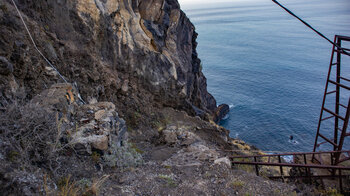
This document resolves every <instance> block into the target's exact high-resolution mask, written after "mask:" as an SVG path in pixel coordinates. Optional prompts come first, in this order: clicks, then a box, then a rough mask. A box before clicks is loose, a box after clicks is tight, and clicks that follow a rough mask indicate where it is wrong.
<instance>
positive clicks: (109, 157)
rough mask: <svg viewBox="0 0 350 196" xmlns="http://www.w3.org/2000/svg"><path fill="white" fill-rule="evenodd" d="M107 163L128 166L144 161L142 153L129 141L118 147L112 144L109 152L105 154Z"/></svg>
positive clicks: (135, 165)
mask: <svg viewBox="0 0 350 196" xmlns="http://www.w3.org/2000/svg"><path fill="white" fill-rule="evenodd" d="M103 158H104V161H105V164H106V165H108V166H110V167H119V168H128V167H137V166H139V165H141V164H142V163H143V159H142V155H141V154H140V153H138V152H137V151H136V150H135V149H134V148H133V147H132V146H131V145H130V144H129V143H128V142H125V143H124V145H123V146H120V147H118V146H117V145H116V144H112V147H111V151H110V153H109V154H105V155H104V156H103Z"/></svg>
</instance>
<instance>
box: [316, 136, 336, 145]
mask: <svg viewBox="0 0 350 196" xmlns="http://www.w3.org/2000/svg"><path fill="white" fill-rule="evenodd" d="M318 135H319V136H320V137H322V138H323V139H324V140H326V141H327V142H328V143H330V144H332V145H333V146H335V147H338V145H337V144H336V143H334V142H333V141H332V140H330V139H328V138H327V137H325V136H324V135H322V134H321V133H319V134H318Z"/></svg>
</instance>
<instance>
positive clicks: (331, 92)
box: [326, 90, 337, 95]
mask: <svg viewBox="0 0 350 196" xmlns="http://www.w3.org/2000/svg"><path fill="white" fill-rule="evenodd" d="M336 92H337V91H336V90H335V91H330V92H328V93H326V94H327V95H329V94H333V93H336Z"/></svg>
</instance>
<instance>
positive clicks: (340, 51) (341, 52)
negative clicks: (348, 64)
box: [334, 50, 349, 56]
mask: <svg viewBox="0 0 350 196" xmlns="http://www.w3.org/2000/svg"><path fill="white" fill-rule="evenodd" d="M345 51H346V50H345ZM334 52H339V53H340V54H345V55H348V56H349V54H347V53H345V52H344V51H342V50H334Z"/></svg>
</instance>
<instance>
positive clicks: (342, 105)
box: [339, 103, 348, 109]
mask: <svg viewBox="0 0 350 196" xmlns="http://www.w3.org/2000/svg"><path fill="white" fill-rule="evenodd" d="M339 105H340V106H341V107H343V108H345V109H348V107H347V106H345V105H343V104H341V103H339Z"/></svg>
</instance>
